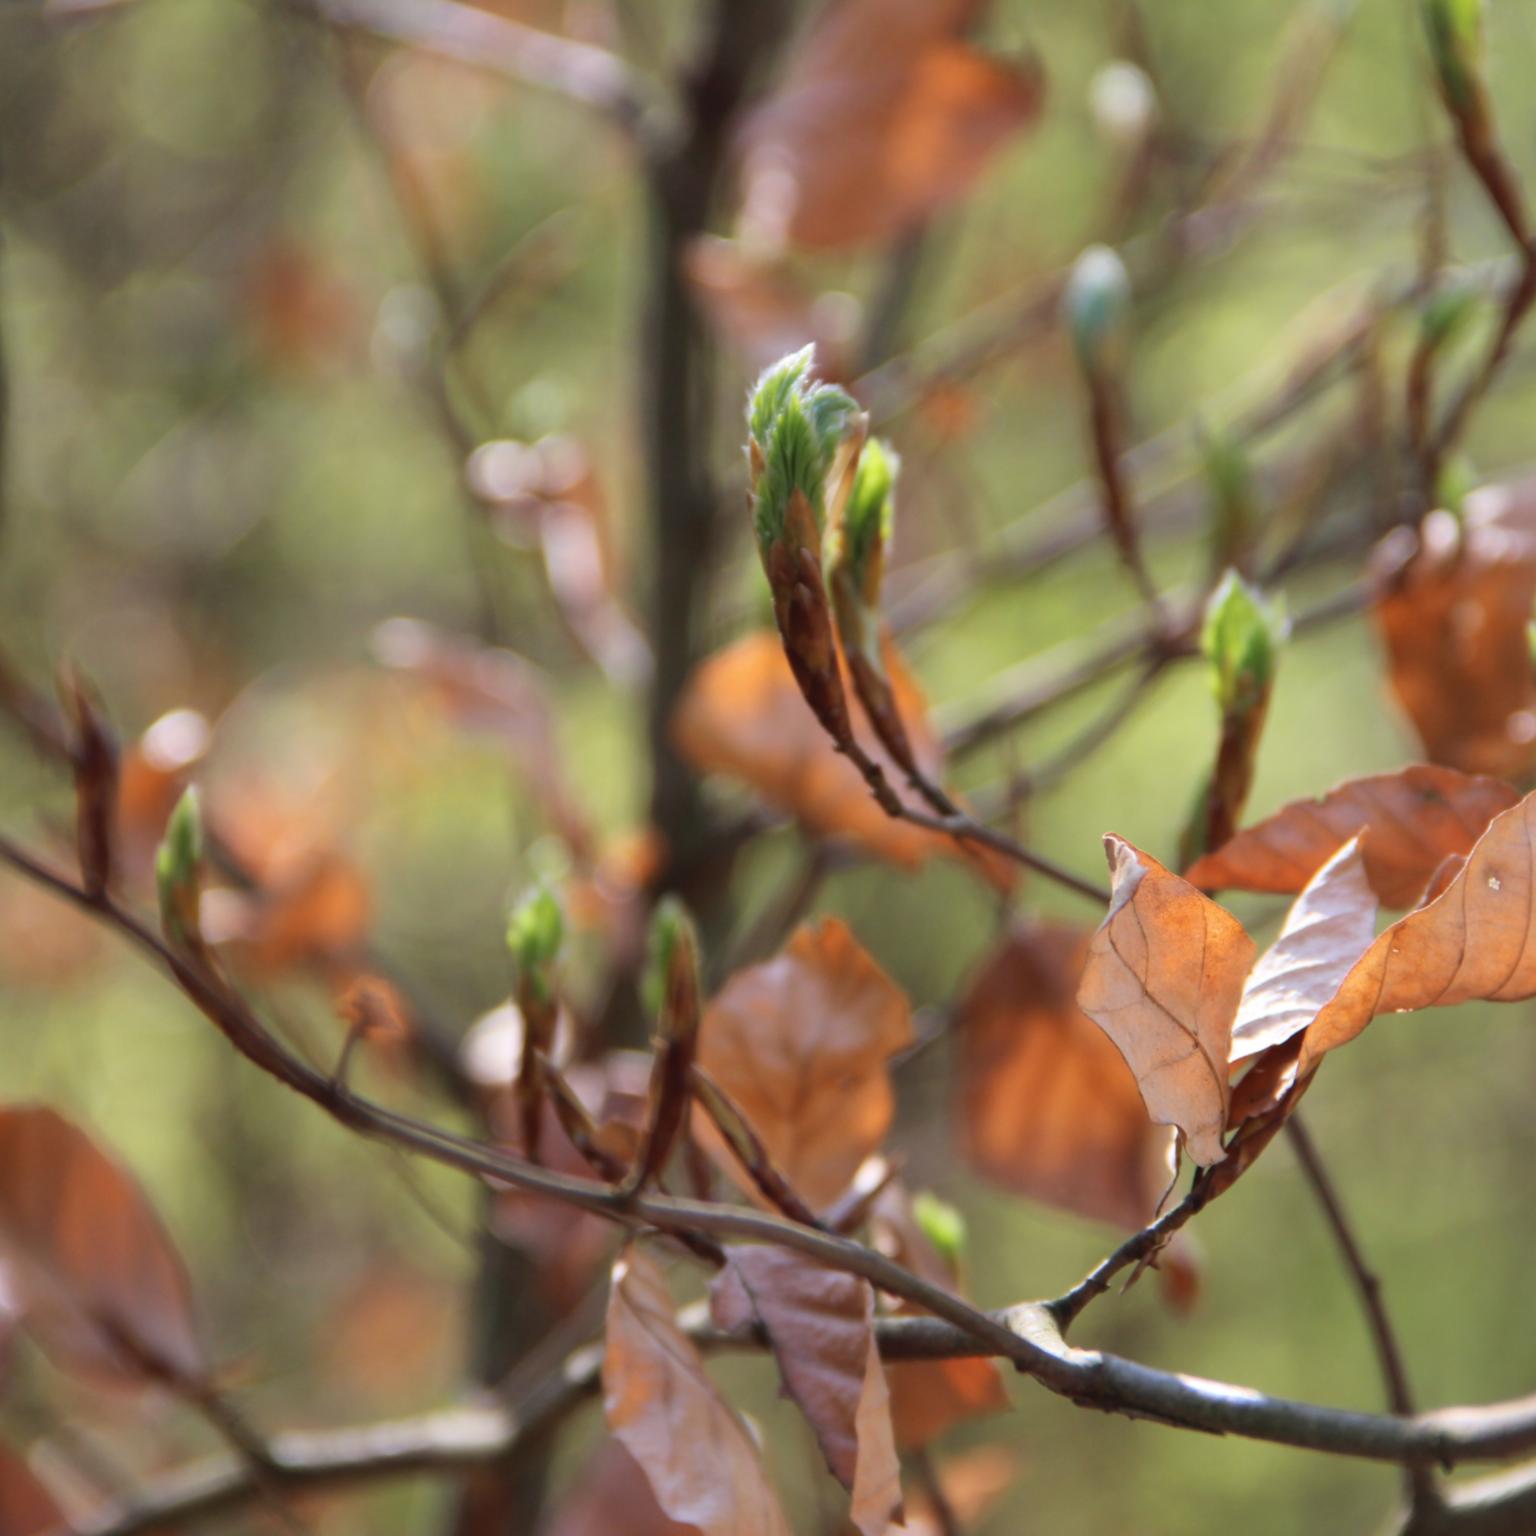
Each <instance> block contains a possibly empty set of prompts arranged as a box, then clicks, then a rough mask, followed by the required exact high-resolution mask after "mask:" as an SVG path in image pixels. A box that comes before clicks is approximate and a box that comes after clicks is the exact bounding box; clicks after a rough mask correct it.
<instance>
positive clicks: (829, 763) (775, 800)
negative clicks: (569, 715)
mask: <svg viewBox="0 0 1536 1536" xmlns="http://www.w3.org/2000/svg"><path fill="white" fill-rule="evenodd" d="M885 661H886V674H887V676H888V677H889V679H890V683H891V688H892V690H893V691H894V693H895V696H896V704H897V708H898V709H899V710H900V712H901V717H902V721H903V723H904V724H905V725H906V728H907V734H908V737H909V738H910V740H911V744H912V750H913V755H914V756H915V758H916V760H917V763H918V766H919V767H920V768H921V769H922V770H923V772H924V773H925V774H926V775H927V776H928V777H929V778H930V779H933V780H935V781H937V780H941V779H942V778H943V758H942V753H941V752H940V748H939V743H938V740H937V738H936V737H935V735H934V733H933V729H932V727H931V725H930V724H929V721H928V709H927V704H926V703H925V701H924V699H923V695H922V692H921V690H920V689H919V688H918V686H917V683H916V682H915V680H914V679H913V677H912V675H911V673H910V672H908V671H907V669H906V666H905V664H904V663H903V662H902V660H901V657H900V655H899V653H898V652H897V651H896V649H895V647H894V646H888V647H887V650H886V657H885ZM846 687H847V684H846V680H845V688H846ZM853 733H854V737H855V738H856V740H857V741H858V743H859V745H860V746H861V747H863V748H864V750H865V752H867V753H868V754H869V756H870V757H872V758H873V759H874V760H875V761H876V762H877V763H879V764H880V766H881V768H882V769H883V770H884V772H885V775H886V777H887V778H888V779H889V780H890V782H891V785H892V787H893V788H894V789H895V791H896V793H897V794H898V795H899V796H900V798H901V799H902V800H903V802H904V803H906V804H907V805H909V806H911V807H912V808H914V809H924V808H925V807H923V804H922V801H921V799H920V798H919V797H918V795H917V794H916V793H915V792H914V791H913V790H911V789H910V788H909V787H908V786H907V785H906V784H905V782H904V780H903V778H902V775H901V771H900V769H898V768H897V767H896V765H895V764H894V763H893V762H892V761H891V759H890V756H889V754H888V753H887V752H886V751H885V749H884V748H883V747H882V746H880V744H879V743H878V742H877V741H876V740H875V737H874V733H873V732H872V731H871V730H870V729H869V726H868V724H867V723H866V721H865V720H864V717H863V714H862V712H856V713H855V715H854V720H853ZM672 734H673V739H674V740H675V741H676V743H677V747H678V750H679V751H680V752H681V753H682V755H683V756H684V757H685V758H687V759H688V761H689V762H690V763H692V764H693V766H694V767H695V768H697V769H699V770H700V771H702V772H705V773H722V774H726V775H728V776H729V777H731V778H733V779H736V780H738V781H740V782H741V783H744V784H746V785H747V786H749V787H750V788H751V789H753V790H755V791H756V792H757V793H758V794H759V795H761V796H762V798H763V799H764V800H765V801H767V802H768V804H770V805H773V806H777V807H778V808H779V809H781V810H784V811H787V812H789V813H790V815H792V816H794V817H796V818H797V819H798V820H799V821H801V822H803V823H804V824H805V825H806V826H807V827H809V828H810V829H811V830H813V831H815V832H819V833H821V834H822V835H823V836H826V837H842V838H848V839H850V840H851V841H852V842H854V843H856V844H857V845H858V846H859V847H861V848H863V849H864V850H866V851H867V852H869V853H872V854H874V855H876V856H877V857H879V858H882V859H888V860H889V861H890V862H891V863H893V864H899V865H901V866H902V867H903V868H906V869H916V868H917V867H918V866H919V865H921V864H923V863H925V862H926V861H927V860H928V859H930V858H932V857H933V856H934V855H936V854H937V855H940V856H942V857H949V858H963V859H965V861H966V862H967V863H969V864H971V865H972V866H973V867H975V868H977V869H979V870H980V871H981V873H982V874H983V876H984V877H985V878H986V879H987V880H989V881H990V882H991V883H992V884H993V885H995V886H997V887H998V888H999V889H1003V890H1006V889H1009V888H1010V887H1011V885H1012V884H1013V880H1014V874H1015V871H1014V869H1013V867H1012V866H1011V865H1009V864H1008V863H1007V862H1006V861H1004V860H1002V859H1000V858H998V857H996V856H990V855H986V854H985V853H984V852H983V853H977V852H976V851H974V850H968V849H966V848H963V847H962V846H961V845H960V844H957V843H956V842H955V840H954V839H953V838H951V837H947V836H945V835H944V834H942V833H937V832H930V831H928V830H926V829H925V828H922V827H915V826H912V825H911V824H910V823H908V822H904V821H898V820H894V819H892V818H891V817H890V816H889V815H887V814H886V812H885V811H883V810H882V809H881V808H880V806H879V805H878V804H877V802H876V801H875V798H874V796H873V795H871V794H870V792H869V786H868V785H867V784H866V783H865V782H864V779H863V776H862V775H861V774H860V772H859V770H858V769H857V768H855V767H854V766H853V764H852V763H850V762H849V761H848V759H847V758H846V757H844V756H843V755H842V754H841V753H839V752H837V751H836V750H835V749H834V748H833V746H832V742H831V740H830V739H829V737H828V736H827V733H826V732H825V731H824V730H823V729H822V727H821V725H820V724H819V723H818V722H817V720H816V717H815V716H814V715H813V714H812V713H811V710H810V708H809V706H808V705H807V704H806V702H805V700H804V699H803V698H802V697H801V694H800V689H799V687H798V685H797V684H796V682H795V678H794V674H793V673H792V672H791V671H790V666H789V662H788V661H787V660H786V659H785V657H784V647H783V644H782V643H781V641H780V640H779V637H778V635H777V634H775V633H773V632H772V631H768V630H759V631H757V632H755V633H753V634H750V635H746V636H744V637H743V638H742V639H740V640H738V641H736V642H735V644H733V645H729V646H727V647H726V648H725V649H724V650H721V651H717V652H716V653H715V654H714V655H713V656H711V657H709V658H708V659H707V660H705V661H704V662H703V663H702V664H701V665H700V666H699V667H698V668H697V669H696V670H695V672H694V674H693V676H692V677H691V678H690V679H689V682H688V686H687V688H686V689H685V690H684V693H683V697H682V699H681V700H680V702H679V704H678V708H677V713H676V715H674V717H673V721H672Z"/></svg>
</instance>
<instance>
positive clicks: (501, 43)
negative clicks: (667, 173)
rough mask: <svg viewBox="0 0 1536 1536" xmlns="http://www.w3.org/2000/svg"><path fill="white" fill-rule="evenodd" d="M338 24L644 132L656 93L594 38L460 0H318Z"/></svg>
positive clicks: (632, 131)
mask: <svg viewBox="0 0 1536 1536" xmlns="http://www.w3.org/2000/svg"><path fill="white" fill-rule="evenodd" d="M311 3H313V5H314V8H315V10H316V11H317V12H318V13H319V14H320V15H321V16H323V17H324V18H325V19H326V20H327V21H329V22H330V23H332V25H334V26H338V27H347V28H352V29H355V30H358V31H363V32H370V33H372V34H373V35H374V36H376V37H383V38H387V39H388V40H389V41H390V42H395V43H404V44H407V45H409V46H410V47H413V48H421V49H423V50H425V51H426V52H428V53H435V54H439V55H441V56H442V57H443V58H448V59H456V60H457V61H458V62H459V63H461V64H469V65H472V66H474V67H475V68H477V69H485V70H491V71H493V72H494V73H496V74H500V75H505V76H507V77H508V78H509V79H512V80H516V81H518V82H519V83H520V84H522V85H528V86H532V87H533V88H534V89H536V90H541V91H552V92H554V93H555V94H557V95H560V96H565V97H568V98H569V99H570V100H572V101H574V102H577V103H578V104H580V105H581V106H584V107H589V108H591V109H593V110H594V111H596V112H598V113H600V114H601V115H602V116H603V117H606V118H608V119H609V120H610V121H612V122H613V123H615V124H616V125H617V126H618V127H619V128H621V129H623V130H624V132H625V133H626V134H629V135H630V136H632V137H639V136H641V134H642V129H644V128H645V126H646V124H647V122H648V121H649V119H650V117H651V115H652V113H653V111H654V108H655V102H654V99H653V93H652V92H650V91H649V90H648V89H647V88H646V85H645V83H644V82H643V81H642V80H641V79H639V78H637V77H636V76H635V74H634V73H633V71H631V70H630V68H629V66H628V65H627V64H625V62H624V61H623V60H622V59H620V58H618V57H617V56H616V55H614V54H611V53H607V52H605V51H604V50H603V49H601V48H596V47H593V46H592V45H591V44H590V43H578V42H575V41H573V40H572V39H570V38H566V37H557V36H556V35H555V34H553V33H550V32H541V31H539V30H538V29H537V28H536V27H529V26H524V25H523V23H521V22H518V21H512V20H511V19H510V18H508V17H506V16H498V15H496V14H495V13H494V12H491V11H484V10H481V9H480V8H479V7H478V6H473V5H462V4H459V3H458V0H311Z"/></svg>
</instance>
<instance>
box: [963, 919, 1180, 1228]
mask: <svg viewBox="0 0 1536 1536" xmlns="http://www.w3.org/2000/svg"><path fill="white" fill-rule="evenodd" d="M1088 937H1089V936H1088V934H1087V933H1086V932H1083V931H1080V930H1078V929H1076V928H1069V927H1065V926H1061V925H1050V924H1031V925H1029V926H1021V927H1018V928H1016V929H1015V930H1014V931H1013V932H1011V933H1010V934H1009V935H1008V936H1007V938H1006V939H1005V940H1004V941H1003V943H1002V944H1001V945H1000V946H999V947H998V948H997V949H996V950H995V951H994V952H993V953H992V954H991V955H990V956H989V957H988V959H987V960H986V962H985V963H984V964H983V966H982V967H981V969H980V971H979V972H978V973H977V974H976V976H975V978H974V979H973V980H972V982H971V983H970V986H969V987H968V988H967V990H966V993H965V996H964V998H963V999H962V1000H961V1002H960V1004H959V1007H958V1009H957V1011H956V1024H957V1046H958V1053H959V1062H958V1080H957V1095H958V1097H957V1103H956V1105H955V1113H954V1121H955V1126H956V1129H957V1131H958V1134H959V1136H960V1139H961V1144H962V1146H963V1148H964V1150H965V1154H966V1156H967V1158H968V1159H969V1160H970V1161H971V1163H972V1164H973V1165H974V1166H975V1167H976V1168H977V1169H978V1170H979V1171H980V1172H981V1173H983V1174H985V1175H986V1176H987V1177H989V1178H992V1179H995V1180H996V1181H997V1182H998V1183H1000V1184H1003V1185H1006V1186H1007V1187H1008V1188H1010V1189H1014V1190H1017V1191H1018V1192H1019V1193H1020V1194H1023V1195H1028V1196H1029V1197H1031V1198H1032V1199H1035V1200H1043V1201H1046V1202H1047V1203H1049V1204H1051V1205H1055V1206H1059V1207H1061V1208H1062V1209H1063V1210H1068V1211H1074V1212H1076V1213H1077V1214H1079V1215H1082V1216H1087V1217H1089V1218H1091V1219H1094V1220H1098V1221H1107V1222H1112V1223H1114V1224H1116V1225H1118V1226H1123V1227H1132V1228H1134V1227H1140V1226H1142V1225H1144V1224H1145V1223H1146V1222H1147V1221H1149V1220H1151V1218H1152V1213H1153V1209H1154V1207H1155V1206H1156V1204H1157V1200H1158V1197H1159V1196H1160V1195H1161V1193H1162V1191H1163V1190H1164V1189H1165V1188H1166V1187H1167V1184H1168V1166H1167V1160H1168V1159H1167V1155H1168V1142H1169V1135H1170V1133H1169V1132H1168V1131H1167V1130H1166V1129H1165V1128H1162V1127H1159V1126H1156V1125H1154V1124H1153V1123H1152V1121H1151V1120H1149V1119H1148V1118H1147V1111H1146V1108H1145V1107H1144V1106H1143V1104H1142V1101H1141V1094H1140V1092H1139V1090H1138V1089H1137V1087H1136V1079H1135V1078H1134V1077H1133V1076H1132V1075H1131V1070H1130V1068H1129V1067H1128V1066H1127V1065H1126V1063H1125V1058H1124V1057H1123V1056H1122V1055H1121V1054H1120V1052H1119V1051H1118V1050H1117V1049H1116V1048H1115V1046H1114V1045H1113V1044H1111V1042H1110V1040H1109V1039H1108V1038H1107V1036H1106V1035H1105V1033H1104V1031H1103V1030H1102V1029H1100V1028H1099V1026H1098V1025H1097V1024H1095V1023H1094V1022H1093V1021H1092V1020H1091V1019H1089V1018H1088V1017H1087V1016H1086V1015H1085V1014H1084V1013H1083V1011H1082V1009H1081V1008H1079V1007H1078V1005H1077V998H1076V993H1077V985H1078V981H1079V979H1080V978H1081V976H1082V974H1083V965H1084V961H1085V959H1086V957H1087V951H1088Z"/></svg>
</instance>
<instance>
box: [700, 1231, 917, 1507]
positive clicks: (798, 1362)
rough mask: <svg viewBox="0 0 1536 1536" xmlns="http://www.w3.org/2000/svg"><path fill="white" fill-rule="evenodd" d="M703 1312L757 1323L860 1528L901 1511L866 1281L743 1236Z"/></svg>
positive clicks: (725, 1324) (726, 1324)
mask: <svg viewBox="0 0 1536 1536" xmlns="http://www.w3.org/2000/svg"><path fill="white" fill-rule="evenodd" d="M710 1313H711V1315H712V1316H713V1318H714V1320H715V1322H716V1323H717V1324H718V1325H719V1326H720V1327H722V1328H732V1329H739V1328H746V1327H748V1326H750V1325H753V1324H760V1325H761V1327H762V1328H763V1330H764V1332H766V1334H767V1335H768V1343H769V1345H770V1346H771V1348H772V1350H773V1356H774V1359H775V1360H776V1361H777V1362H778V1366H779V1374H780V1376H781V1377H782V1378H783V1381H784V1389H785V1391H786V1392H788V1394H789V1395H790V1397H791V1398H793V1399H794V1401H795V1403H796V1405H797V1406H798V1407H799V1409H800V1411H801V1412H802V1413H803V1414H804V1415H805V1417H806V1419H807V1420H808V1421H809V1422H810V1425H811V1428H812V1429H814V1430H815V1432H816V1439H817V1441H818V1442H819V1443H820V1445H821V1451H822V1455H823V1456H825V1457H826V1460H827V1466H828V1468H829V1469H830V1471H831V1472H832V1475H833V1476H834V1477H835V1478H836V1479H837V1480H838V1482H840V1483H841V1484H842V1485H843V1486H844V1487H845V1488H846V1489H848V1490H849V1493H850V1494H851V1495H852V1508H851V1511H850V1518H851V1520H852V1521H853V1523H854V1525H856V1526H857V1527H858V1529H859V1530H860V1531H862V1532H863V1533H864V1536H884V1532H885V1530H886V1528H887V1526H888V1525H889V1524H890V1522H891V1521H892V1520H899V1519H900V1518H901V1466H900V1463H899V1462H898V1460H897V1457H896V1442H895V1435H894V1431H893V1429H892V1427H891V1404H890V1393H889V1390H888V1389H887V1387H886V1382H885V1372H884V1370H883V1369H882V1367H881V1364H880V1352H879V1349H878V1348H877V1346H876V1344H875V1331H874V1315H875V1293H874V1289H873V1288H872V1287H871V1285H870V1283H869V1282H868V1281H867V1280H864V1279H861V1278H860V1277H859V1276H857V1275H850V1274H847V1273H844V1272H842V1271H839V1270H833V1269H828V1268H827V1267H826V1266H825V1265H822V1264H817V1263H815V1262H814V1261H812V1260H810V1259H807V1258H805V1257H804V1256H803V1255H801V1254H798V1253H791V1252H790V1251H789V1250H787V1249H783V1248H769V1247H765V1246H763V1245H760V1244H750V1245H743V1246H741V1247H736V1248H732V1249H731V1250H730V1253H729V1256H728V1260H727V1263H726V1267H725V1268H724V1269H723V1270H721V1272H720V1273H719V1275H718V1276H716V1278H715V1281H714V1284H713V1285H712V1286H711V1288H710Z"/></svg>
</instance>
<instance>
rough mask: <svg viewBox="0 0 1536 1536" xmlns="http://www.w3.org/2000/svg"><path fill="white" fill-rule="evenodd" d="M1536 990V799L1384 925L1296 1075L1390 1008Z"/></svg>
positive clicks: (1503, 818) (1308, 1040)
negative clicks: (1426, 898)
mask: <svg viewBox="0 0 1536 1536" xmlns="http://www.w3.org/2000/svg"><path fill="white" fill-rule="evenodd" d="M1531 996H1536V795H1527V796H1526V797H1525V799H1524V800H1522V801H1521V802H1520V803H1519V804H1518V805H1516V806H1514V807H1512V808H1511V809H1510V810H1507V811H1505V812H1504V813H1503V814H1502V815H1500V816H1497V817H1495V819H1494V821H1493V822H1492V824H1491V825H1490V826H1489V828H1488V830H1487V831H1486V832H1485V833H1484V834H1483V835H1482V837H1481V838H1479V839H1478V841H1477V844H1476V846H1475V847H1474V848H1473V849H1472V852H1471V853H1470V854H1469V855H1468V857H1467V862H1466V864H1465V865H1464V866H1463V867H1462V869H1461V870H1460V871H1459V872H1458V873H1457V874H1456V875H1455V877H1454V878H1453V879H1452V880H1451V881H1450V883H1449V884H1448V885H1447V886H1446V887H1445V889H1444V890H1443V891H1442V892H1441V894H1440V895H1439V896H1437V897H1436V898H1435V899H1434V900H1433V901H1432V902H1430V904H1429V905H1428V906H1426V907H1421V908H1419V909H1418V910H1417V911H1415V912H1410V913H1409V914H1408V915H1407V916H1406V917H1403V918H1399V919H1398V921H1397V922H1395V923H1393V924H1392V926H1391V927H1390V928H1387V929H1385V930H1384V931H1383V932H1382V933H1381V934H1380V935H1379V936H1378V937H1377V939H1376V940H1375V942H1374V943H1372V944H1371V946H1370V948H1369V949H1367V950H1366V952H1365V953H1364V955H1362V956H1361V958H1360V959H1359V960H1358V961H1357V962H1356V963H1355V965H1354V966H1353V967H1352V968H1351V970H1350V971H1349V974H1348V975H1347V976H1345V978H1344V980H1343V983H1342V985H1341V986H1340V987H1339V989H1338V991H1337V992H1336V993H1335V995H1334V996H1333V998H1332V999H1331V1000H1330V1001H1328V1002H1327V1003H1326V1005H1325V1006H1324V1007H1323V1008H1322V1010H1321V1011H1320V1012H1319V1013H1318V1015H1317V1017H1316V1018H1315V1019H1314V1020H1313V1021H1312V1023H1311V1025H1310V1026H1309V1027H1308V1029H1307V1032H1306V1035H1305V1036H1304V1038H1303V1043H1302V1049H1301V1055H1300V1059H1299V1061H1298V1063H1297V1077H1298V1078H1305V1077H1307V1076H1309V1075H1310V1074H1311V1073H1312V1071H1313V1070H1315V1068H1316V1066H1317V1063H1318V1062H1319V1061H1320V1060H1321V1059H1322V1057H1323V1056H1324V1055H1326V1054H1327V1052H1329V1051H1331V1050H1335V1049H1337V1048H1338V1047H1339V1046H1341V1045H1344V1044H1345V1043H1347V1042H1348V1041H1350V1040H1353V1039H1354V1038H1355V1036H1356V1035H1358V1034H1359V1033H1360V1031H1361V1030H1363V1029H1364V1028H1365V1026H1366V1025H1367V1024H1369V1023H1370V1022H1371V1020H1372V1019H1373V1018H1375V1017H1377V1016H1378V1015H1379V1014H1383V1013H1404V1012H1407V1011H1410V1010H1415V1009H1419V1008H1436V1007H1442V1006H1448V1005H1450V1004H1453V1003H1465V1002H1471V1001H1473V1000H1474V999H1486V1000H1487V1001H1490V1002H1500V1003H1511V1002H1519V1001H1520V1000H1521V999H1523V998H1527V997H1531Z"/></svg>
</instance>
